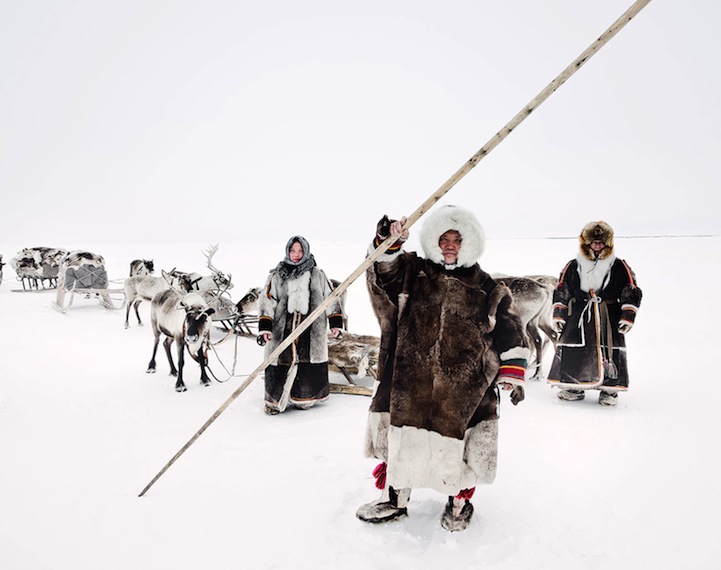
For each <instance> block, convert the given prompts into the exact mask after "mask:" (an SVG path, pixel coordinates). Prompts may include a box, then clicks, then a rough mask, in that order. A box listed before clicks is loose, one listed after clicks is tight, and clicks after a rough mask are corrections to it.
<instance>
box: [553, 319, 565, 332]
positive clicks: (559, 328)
mask: <svg viewBox="0 0 721 570" xmlns="http://www.w3.org/2000/svg"><path fill="white" fill-rule="evenodd" d="M565 326H566V321H564V320H562V319H553V330H554V331H556V332H557V333H558V334H561V333H562V332H563V327H565Z"/></svg>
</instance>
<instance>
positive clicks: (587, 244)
mask: <svg viewBox="0 0 721 570" xmlns="http://www.w3.org/2000/svg"><path fill="white" fill-rule="evenodd" d="M594 240H600V241H602V242H603V243H604V244H605V245H606V247H605V248H604V249H603V250H602V251H601V254H600V255H599V256H598V258H599V259H606V258H607V257H608V256H610V255H611V254H612V253H613V228H612V227H611V226H609V225H608V224H607V223H606V222H604V221H598V222H588V223H587V224H586V225H585V226H584V227H583V230H581V235H580V236H578V241H579V243H580V245H581V253H582V254H583V257H585V258H586V259H590V260H591V261H593V260H594V259H596V256H595V254H594V253H593V250H592V249H591V242H592V241H594Z"/></svg>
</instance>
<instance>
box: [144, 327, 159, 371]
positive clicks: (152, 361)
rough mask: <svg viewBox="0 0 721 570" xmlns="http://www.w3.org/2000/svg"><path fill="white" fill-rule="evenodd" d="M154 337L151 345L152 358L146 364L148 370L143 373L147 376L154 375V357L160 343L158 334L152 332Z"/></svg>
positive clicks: (157, 332)
mask: <svg viewBox="0 0 721 570" xmlns="http://www.w3.org/2000/svg"><path fill="white" fill-rule="evenodd" d="M153 334H154V335H155V342H154V343H153V356H152V357H151V358H150V362H149V363H148V369H147V370H146V371H145V372H146V373H147V374H155V355H156V353H157V352H158V344H159V343H160V332H159V331H153Z"/></svg>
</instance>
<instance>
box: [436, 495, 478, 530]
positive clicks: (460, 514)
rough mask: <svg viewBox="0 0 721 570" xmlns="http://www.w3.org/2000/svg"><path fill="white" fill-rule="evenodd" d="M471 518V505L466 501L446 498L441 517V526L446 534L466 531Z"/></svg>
mask: <svg viewBox="0 0 721 570" xmlns="http://www.w3.org/2000/svg"><path fill="white" fill-rule="evenodd" d="M471 517H473V504H472V503H471V501H469V500H468V499H459V498H458V497H448V502H447V503H446V508H445V509H444V511H443V516H441V526H442V527H443V528H445V529H446V530H447V531H448V532H455V531H457V530H466V528H468V525H469V524H470V522H471Z"/></svg>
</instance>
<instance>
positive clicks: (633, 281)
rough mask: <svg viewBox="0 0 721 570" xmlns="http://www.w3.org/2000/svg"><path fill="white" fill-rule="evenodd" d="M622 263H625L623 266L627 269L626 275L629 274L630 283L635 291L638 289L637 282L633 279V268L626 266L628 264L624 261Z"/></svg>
mask: <svg viewBox="0 0 721 570" xmlns="http://www.w3.org/2000/svg"><path fill="white" fill-rule="evenodd" d="M621 263H623V266H624V267H625V268H626V273H627V274H628V282H629V284H630V285H631V287H632V288H633V289H635V288H636V281H635V280H634V278H633V273H632V272H631V268H630V267H629V266H628V265H627V264H626V262H625V261H624V260H623V259H622V260H621Z"/></svg>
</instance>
